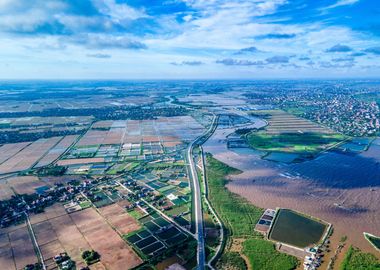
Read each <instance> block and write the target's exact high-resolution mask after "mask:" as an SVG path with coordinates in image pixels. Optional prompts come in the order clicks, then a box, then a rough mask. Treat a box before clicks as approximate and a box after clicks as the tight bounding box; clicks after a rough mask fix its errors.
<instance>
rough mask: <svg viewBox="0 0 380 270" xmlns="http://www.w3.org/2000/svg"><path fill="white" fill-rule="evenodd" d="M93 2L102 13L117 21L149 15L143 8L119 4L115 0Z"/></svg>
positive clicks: (94, 0)
mask: <svg viewBox="0 0 380 270" xmlns="http://www.w3.org/2000/svg"><path fill="white" fill-rule="evenodd" d="M93 3H94V5H95V6H96V7H97V8H98V10H99V11H100V12H101V13H103V14H105V15H108V16H110V17H111V19H112V20H113V21H114V22H116V23H123V22H124V21H130V20H136V19H139V18H144V17H148V15H147V14H146V13H145V11H144V10H143V9H135V8H132V7H130V6H128V5H127V4H118V3H116V1H115V0H93Z"/></svg>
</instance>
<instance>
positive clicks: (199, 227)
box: [187, 140, 206, 269]
mask: <svg viewBox="0 0 380 270" xmlns="http://www.w3.org/2000/svg"><path fill="white" fill-rule="evenodd" d="M197 141H198V140H195V141H193V142H192V143H191V144H190V145H189V148H188V149H187V158H188V161H189V164H190V171H191V173H190V179H191V182H192V187H193V200H194V208H195V209H194V213H195V229H196V230H195V235H196V237H197V241H198V248H197V262H198V269H205V262H206V254H205V243H204V231H203V229H204V228H203V213H202V197H201V196H202V195H201V189H200V186H199V181H198V175H197V171H196V169H195V164H194V159H193V154H192V152H193V147H194V144H195V143H196V142H197Z"/></svg>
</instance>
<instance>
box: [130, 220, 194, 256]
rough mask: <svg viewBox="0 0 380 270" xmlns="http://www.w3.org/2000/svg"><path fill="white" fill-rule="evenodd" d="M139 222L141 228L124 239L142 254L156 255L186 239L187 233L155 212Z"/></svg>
mask: <svg viewBox="0 0 380 270" xmlns="http://www.w3.org/2000/svg"><path fill="white" fill-rule="evenodd" d="M139 222H140V223H141V224H143V228H142V229H140V230H138V231H135V232H133V233H131V234H129V235H128V236H126V237H125V239H126V240H127V241H128V242H129V243H130V244H132V245H133V246H134V247H135V248H136V249H137V250H138V251H139V252H140V254H143V255H144V256H147V257H149V256H152V255H157V254H159V253H160V252H161V251H163V250H164V249H167V248H168V247H172V246H175V245H177V244H180V243H182V242H184V241H186V240H187V239H188V236H187V235H185V234H184V233H183V232H181V231H180V230H179V229H178V228H176V227H175V226H174V225H173V224H171V223H170V222H169V221H167V220H166V219H164V218H163V217H160V216H159V215H158V214H157V213H153V214H151V215H149V216H146V217H143V218H141V219H139Z"/></svg>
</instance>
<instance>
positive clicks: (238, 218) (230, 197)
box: [206, 154, 298, 270]
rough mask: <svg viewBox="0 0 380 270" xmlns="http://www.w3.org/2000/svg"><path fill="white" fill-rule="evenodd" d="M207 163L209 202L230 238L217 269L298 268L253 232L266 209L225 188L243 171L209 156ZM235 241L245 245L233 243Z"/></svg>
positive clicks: (293, 261)
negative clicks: (248, 266)
mask: <svg viewBox="0 0 380 270" xmlns="http://www.w3.org/2000/svg"><path fill="white" fill-rule="evenodd" d="M206 162H207V168H206V174H207V183H208V189H209V190H208V191H209V200H210V203H211V204H212V206H213V207H214V209H215V210H216V212H217V213H218V215H219V216H220V218H221V219H222V222H223V226H224V230H225V235H226V238H227V239H226V243H225V249H224V251H223V254H222V256H221V258H220V259H219V261H218V262H217V268H218V269H247V263H249V264H250V265H251V266H252V268H253V269H258V270H259V269H281V270H287V269H295V268H296V267H297V265H298V262H297V259H296V258H294V257H292V256H289V255H286V254H282V253H279V252H278V251H276V249H275V246H274V244H273V243H272V242H270V241H266V240H264V239H263V237H262V235H261V234H259V233H257V232H255V231H254V227H255V224H256V223H257V221H258V220H259V218H260V216H261V214H262V213H263V209H261V208H258V207H256V206H254V205H252V204H250V203H249V202H248V201H247V200H245V199H244V198H242V197H240V196H238V195H236V194H234V193H232V192H230V191H229V190H228V189H227V188H226V187H225V185H226V184H227V182H228V180H226V176H227V175H230V174H237V173H239V172H240V171H239V170H237V169H234V168H231V167H229V166H227V165H226V164H224V163H222V162H220V161H218V160H216V159H214V158H213V157H212V156H211V155H210V154H207V156H206ZM234 239H235V240H237V241H236V242H240V243H242V244H240V246H239V245H237V244H236V243H235V244H234V243H233V242H234V241H233V240H234ZM243 256H245V257H246V258H247V260H248V261H249V262H246V261H245V260H244V259H243ZM273 258H275V260H274V259H273Z"/></svg>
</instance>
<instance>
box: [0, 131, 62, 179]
mask: <svg viewBox="0 0 380 270" xmlns="http://www.w3.org/2000/svg"><path fill="white" fill-rule="evenodd" d="M61 139H62V137H52V138H49V139H39V140H37V141H35V142H33V143H32V144H30V145H28V146H27V147H25V148H24V149H22V150H21V151H19V152H17V154H15V155H13V156H12V157H10V158H9V159H8V160H6V161H5V162H3V163H2V164H0V174H1V173H2V174H4V173H11V172H17V171H22V170H27V169H29V168H30V167H32V166H33V165H34V164H35V163H36V162H37V161H38V160H39V159H41V158H42V157H43V155H44V154H45V153H46V152H47V151H49V149H50V148H52V147H53V146H55V145H56V144H57V143H58V142H59V141H60V140H61Z"/></svg>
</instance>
